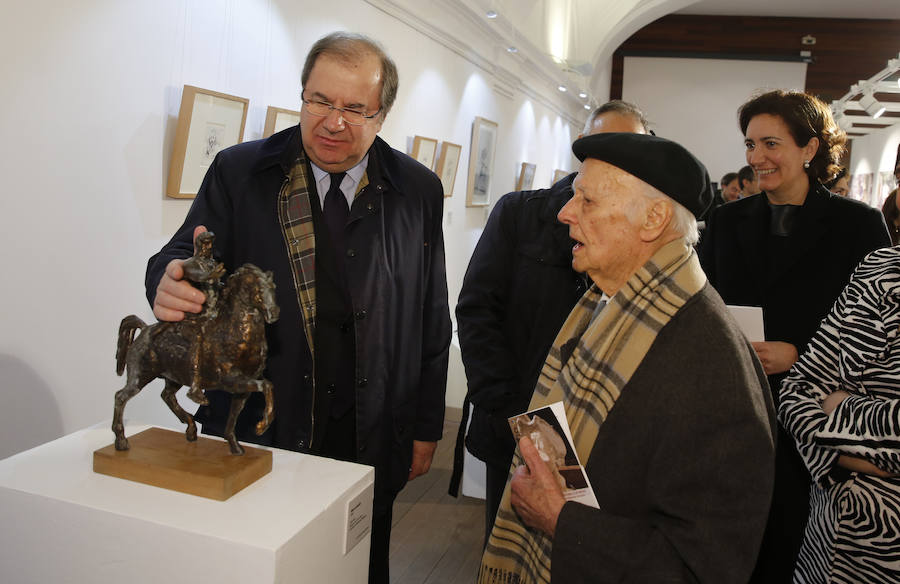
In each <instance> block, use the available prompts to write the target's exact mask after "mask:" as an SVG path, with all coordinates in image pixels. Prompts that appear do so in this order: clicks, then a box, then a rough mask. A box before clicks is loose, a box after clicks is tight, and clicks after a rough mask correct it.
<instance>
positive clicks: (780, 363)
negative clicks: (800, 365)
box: [751, 341, 800, 375]
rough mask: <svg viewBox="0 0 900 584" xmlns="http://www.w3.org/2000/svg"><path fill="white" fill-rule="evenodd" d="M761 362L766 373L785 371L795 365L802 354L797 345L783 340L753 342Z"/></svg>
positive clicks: (773, 373) (772, 373)
mask: <svg viewBox="0 0 900 584" xmlns="http://www.w3.org/2000/svg"><path fill="white" fill-rule="evenodd" d="M751 344H752V345H753V350H754V351H756V356H757V357H759V362H760V363H762V366H763V369H765V370H766V375H775V374H776V373H784V372H785V371H787V370H788V369H790V368H791V367H793V366H794V363H796V362H797V359H799V358H800V356H799V355H798V354H797V347H795V346H794V345H792V344H790V343H785V342H782V341H762V342H757V343H751Z"/></svg>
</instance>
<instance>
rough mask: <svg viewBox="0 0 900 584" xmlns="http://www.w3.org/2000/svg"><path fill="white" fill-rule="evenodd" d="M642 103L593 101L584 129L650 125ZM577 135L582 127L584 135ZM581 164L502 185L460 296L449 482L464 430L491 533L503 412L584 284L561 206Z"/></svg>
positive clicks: (506, 447) (502, 465) (517, 408)
mask: <svg viewBox="0 0 900 584" xmlns="http://www.w3.org/2000/svg"><path fill="white" fill-rule="evenodd" d="M648 131H649V130H648V128H647V122H646V120H645V119H644V115H643V113H641V111H640V110H639V109H638V108H637V107H635V106H634V105H632V104H630V103H626V102H623V101H619V100H614V101H610V102H608V103H606V104H604V105H602V106H600V107H599V108H597V109H595V110H594V111H593V112H592V113H591V116H590V117H589V119H588V121H587V123H586V124H585V128H584V134H582V135H585V134H599V133H604V132H632V133H636V134H646V133H647V132H648ZM579 137H580V136H579ZM575 174H576V173H572V174H570V175H569V176H567V177H565V178H563V179H561V180H559V181H558V182H557V183H556V184H554V185H553V186H551V187H550V188H549V189H541V190H537V191H518V192H513V193H509V194H507V195H505V196H504V197H502V198H501V199H500V200H499V201H498V202H497V205H496V206H495V207H494V210H493V211H492V213H491V217H490V219H489V220H488V223H487V225H486V226H485V228H484V232H483V233H482V235H481V239H480V240H479V241H478V245H477V246H476V247H475V251H474V253H473V254H472V259H471V260H470V262H469V268H468V270H466V276H465V279H464V280H463V285H462V289H461V290H460V294H459V303H458V304H457V306H456V320H457V324H458V329H459V342H460V348H461V349H462V359H463V365H464V366H465V368H466V379H467V381H468V386H469V391H468V393H467V395H466V401H465V403H464V413H463V416H464V417H466V416H468V407H469V403H472V404H474V406H475V407H474V411H473V413H472V423H471V425H470V426H469V428H468V433H467V434H466V420H464V421H463V422H462V423H461V424H460V432H459V435H458V436H457V442H456V457H455V460H454V478H453V480H452V481H451V487H450V492H451V494H453V495H456V493H457V490H458V483H459V478H460V476H461V474H462V459H463V447H464V446H463V440H465V447H466V448H468V450H469V452H471V453H472V454H473V455H474V456H475V457H477V458H478V459H479V460H482V461H484V463H485V464H486V465H487V477H486V478H487V485H486V506H485V538H487V535H488V534H490V532H491V527H492V526H493V524H494V516H495V515H496V513H497V506H498V505H499V504H500V497H501V495H502V494H503V486H504V485H505V484H506V478H507V475H508V474H509V464H510V462H511V460H512V454H513V450H514V449H515V442H514V441H513V436H512V433H511V432H510V430H509V424H507V422H506V419H507V418H508V417H509V416H513V415H515V414H520V413H522V412H523V411H525V407H526V406H527V405H528V400H529V399H531V393H532V391H534V384H535V382H536V381H537V377H538V374H539V373H540V371H541V365H543V363H544V358H545V357H546V356H547V350H548V349H549V348H550V345H551V344H552V343H553V339H554V338H555V337H556V333H557V332H558V331H559V327H560V326H561V325H562V323H563V321H565V319H566V317H567V316H568V315H569V312H570V311H571V310H572V307H573V306H575V303H576V302H577V301H578V299H579V298H581V295H582V294H583V293H584V292H585V290H587V285H586V280H585V278H584V276H582V275H581V274H579V273H578V272H576V271H575V270H573V269H572V240H571V239H570V238H569V232H568V231H569V230H568V227H566V226H565V225H564V224H562V223H560V222H559V221H558V220H557V218H556V215H557V213H559V210H560V209H561V208H562V206H563V205H565V204H566V201H568V200H569V199H570V198H571V196H572V181H573V180H574V179H575Z"/></svg>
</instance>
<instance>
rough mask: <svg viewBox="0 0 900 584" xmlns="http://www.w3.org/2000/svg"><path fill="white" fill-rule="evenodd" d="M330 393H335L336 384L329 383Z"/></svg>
mask: <svg viewBox="0 0 900 584" xmlns="http://www.w3.org/2000/svg"><path fill="white" fill-rule="evenodd" d="M328 395H334V384H333V383H329V384H328Z"/></svg>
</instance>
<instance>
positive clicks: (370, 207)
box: [366, 203, 378, 213]
mask: <svg viewBox="0 0 900 584" xmlns="http://www.w3.org/2000/svg"><path fill="white" fill-rule="evenodd" d="M366 210H367V211H368V212H369V213H374V212H375V211H377V210H378V209H376V208H375V203H369V204H367V205H366Z"/></svg>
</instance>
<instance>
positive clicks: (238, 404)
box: [224, 392, 250, 455]
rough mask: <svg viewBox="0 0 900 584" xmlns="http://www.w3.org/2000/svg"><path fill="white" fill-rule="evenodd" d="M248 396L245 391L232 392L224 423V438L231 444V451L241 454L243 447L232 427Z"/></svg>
mask: <svg viewBox="0 0 900 584" xmlns="http://www.w3.org/2000/svg"><path fill="white" fill-rule="evenodd" d="M248 397H250V394H249V393H247V392H242V393H234V394H232V395H231V409H229V410H228V422H226V424H225V434H224V438H225V440H228V445H229V446H231V453H232V454H237V455H241V454H243V453H244V447H243V446H241V445H240V444H239V443H238V441H237V438H236V437H235V435H234V427H235V425H236V424H237V419H238V416H239V415H240V413H241V410H243V409H244V404H245V403H247V398H248Z"/></svg>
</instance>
